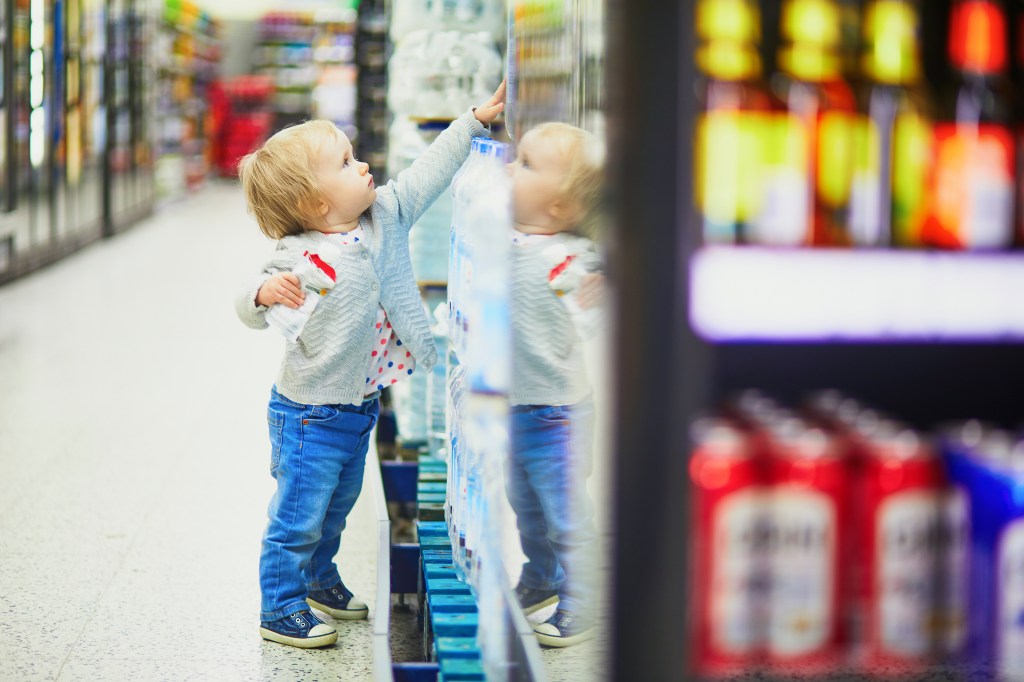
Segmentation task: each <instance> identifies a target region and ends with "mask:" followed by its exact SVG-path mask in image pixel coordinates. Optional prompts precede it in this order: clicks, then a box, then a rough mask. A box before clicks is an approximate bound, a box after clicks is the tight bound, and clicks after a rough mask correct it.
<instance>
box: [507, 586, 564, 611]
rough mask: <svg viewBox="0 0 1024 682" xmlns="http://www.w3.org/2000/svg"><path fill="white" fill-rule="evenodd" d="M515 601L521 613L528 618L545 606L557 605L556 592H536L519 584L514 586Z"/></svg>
mask: <svg viewBox="0 0 1024 682" xmlns="http://www.w3.org/2000/svg"><path fill="white" fill-rule="evenodd" d="M516 599H518V600H519V606H521V607H522V608H523V613H524V614H526V615H527V616H528V615H530V614H531V613H534V612H535V611H540V610H541V609H542V608H544V607H545V606H551V605H552V604H555V603H557V602H558V590H537V589H534V588H532V587H527V586H525V585H523V584H522V583H519V584H518V585H516Z"/></svg>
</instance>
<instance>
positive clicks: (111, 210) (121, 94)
mask: <svg viewBox="0 0 1024 682" xmlns="http://www.w3.org/2000/svg"><path fill="white" fill-rule="evenodd" d="M107 12H108V13H107V37H108V40H107V49H108V54H107V74H108V76H109V80H108V83H107V92H106V95H107V106H108V109H107V133H108V139H107V201H108V202H109V203H108V213H107V216H108V228H109V229H111V230H113V231H117V230H118V228H119V227H121V226H122V224H123V222H124V213H125V211H126V210H127V209H128V208H130V207H131V205H132V191H131V173H132V153H131V152H132V149H131V108H130V99H129V80H128V79H129V68H128V12H127V3H126V2H125V0H108V2H107Z"/></svg>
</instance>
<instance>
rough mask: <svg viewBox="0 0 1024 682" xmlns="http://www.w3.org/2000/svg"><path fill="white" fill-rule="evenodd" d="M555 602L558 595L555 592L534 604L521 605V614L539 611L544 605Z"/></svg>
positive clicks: (527, 614) (525, 614)
mask: <svg viewBox="0 0 1024 682" xmlns="http://www.w3.org/2000/svg"><path fill="white" fill-rule="evenodd" d="M557 603H558V595H557V594H553V595H551V596H550V597H548V598H547V599H545V600H544V601H539V602H537V603H536V604H531V605H530V606H524V607H523V615H524V616H529V615H530V614H531V613H536V612H537V611H540V610H541V609H542V608H544V607H545V606H551V605H552V604H557Z"/></svg>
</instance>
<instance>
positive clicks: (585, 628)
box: [533, 609, 595, 647]
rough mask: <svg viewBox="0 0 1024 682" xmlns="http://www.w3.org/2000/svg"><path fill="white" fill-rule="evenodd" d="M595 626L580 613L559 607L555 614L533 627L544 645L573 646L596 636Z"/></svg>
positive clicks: (538, 639)
mask: <svg viewBox="0 0 1024 682" xmlns="http://www.w3.org/2000/svg"><path fill="white" fill-rule="evenodd" d="M594 630H595V628H594V626H593V624H591V623H586V622H584V621H583V620H582V619H580V617H579V615H578V614H575V613H572V612H571V611H563V610H562V609H558V610H557V611H555V615H553V616H551V617H550V618H548V619H547V620H546V621H544V622H543V623H541V624H540V625H538V626H537V627H535V628H534V629H533V632H534V634H536V635H537V641H539V642H540V643H541V644H543V645H544V646H556V647H563V646H572V645H573V644H579V643H580V642H585V641H586V640H588V639H590V638H591V637H593V636H594Z"/></svg>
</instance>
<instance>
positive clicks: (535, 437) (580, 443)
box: [505, 402, 597, 617]
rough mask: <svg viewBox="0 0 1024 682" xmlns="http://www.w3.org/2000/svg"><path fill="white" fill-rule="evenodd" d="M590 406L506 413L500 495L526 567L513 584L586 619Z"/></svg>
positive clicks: (590, 552) (589, 604)
mask: <svg viewBox="0 0 1024 682" xmlns="http://www.w3.org/2000/svg"><path fill="white" fill-rule="evenodd" d="M592 422H593V407H592V405H591V404H590V402H583V403H579V404H577V405H558V406H547V405H518V406H514V407H513V408H512V448H511V450H512V452H511V454H510V456H509V460H508V471H507V472H506V476H505V491H506V493H507V494H508V500H509V504H510V505H511V506H512V509H513V510H514V511H515V513H516V523H517V525H518V527H519V539H520V543H521V544H522V547H523V554H525V555H526V563H525V564H524V565H523V572H522V575H521V577H520V579H519V582H520V583H521V584H523V585H524V586H526V587H531V588H534V589H540V590H558V597H559V602H560V603H559V608H560V609H565V610H566V611H572V612H574V613H577V614H580V615H582V616H584V617H587V616H592V615H593V613H594V606H595V604H594V602H595V598H596V595H595V594H594V587H595V584H594V582H595V580H594V577H595V572H594V564H595V562H596V559H597V557H596V556H594V550H595V548H596V540H597V532H596V530H595V528H594V511H593V505H592V504H591V502H590V496H589V495H588V494H587V477H588V476H589V475H590V471H591V455H590V440H591V439H590V434H591V429H592V427H593V424H592Z"/></svg>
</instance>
